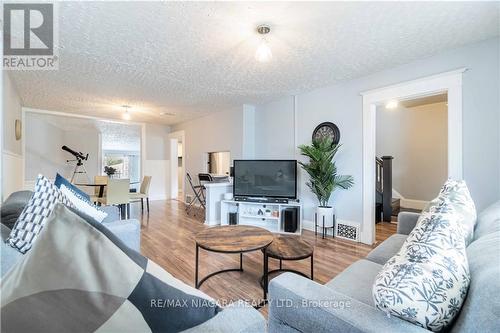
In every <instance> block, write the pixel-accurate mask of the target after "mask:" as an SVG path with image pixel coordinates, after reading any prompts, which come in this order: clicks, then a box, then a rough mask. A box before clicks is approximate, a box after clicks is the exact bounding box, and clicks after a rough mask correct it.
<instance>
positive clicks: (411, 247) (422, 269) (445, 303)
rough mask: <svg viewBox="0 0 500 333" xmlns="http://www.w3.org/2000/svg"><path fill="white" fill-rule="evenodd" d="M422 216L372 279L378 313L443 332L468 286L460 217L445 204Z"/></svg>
mask: <svg viewBox="0 0 500 333" xmlns="http://www.w3.org/2000/svg"><path fill="white" fill-rule="evenodd" d="M440 200H441V203H439V204H437V205H435V206H433V207H431V209H430V210H429V212H426V213H422V215H421V216H420V218H419V220H418V222H417V225H416V226H415V229H413V231H412V232H411V233H410V235H409V236H408V238H407V239H406V241H405V243H404V244H403V247H402V248H401V250H400V251H399V252H398V254H396V255H395V256H394V257H392V258H391V259H390V260H389V261H388V262H387V263H386V264H385V265H384V267H383V268H382V270H381V271H380V273H379V274H378V275H377V277H376V280H375V284H374V285H373V297H374V301H375V305H376V307H377V308H379V309H381V310H382V311H384V312H386V313H387V314H392V315H394V316H396V317H399V318H401V319H404V320H407V321H409V322H411V323H414V324H416V325H419V326H421V327H423V328H425V329H428V330H431V331H441V330H442V329H444V328H446V327H448V326H449V325H450V324H451V323H452V321H453V319H454V318H455V317H456V315H457V314H458V312H459V310H460V307H461V305H462V303H463V301H464V299H465V296H466V294H467V289H468V286H469V282H470V275H469V266H468V263H467V255H466V251H465V249H466V247H465V238H464V235H463V228H462V226H461V225H460V223H461V217H460V216H458V215H459V214H458V213H457V212H456V211H455V210H454V208H453V205H452V204H451V203H450V202H449V200H448V199H447V198H446V197H444V196H441V197H440Z"/></svg>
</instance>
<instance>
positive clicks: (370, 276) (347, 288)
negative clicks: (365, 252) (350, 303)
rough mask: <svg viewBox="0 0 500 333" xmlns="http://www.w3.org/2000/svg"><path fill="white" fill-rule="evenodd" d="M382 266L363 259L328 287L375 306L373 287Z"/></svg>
mask: <svg viewBox="0 0 500 333" xmlns="http://www.w3.org/2000/svg"><path fill="white" fill-rule="evenodd" d="M381 269H382V265H379V264H376V263H374V262H371V261H369V260H365V259H361V260H358V261H356V262H355V263H354V264H352V265H351V266H349V267H347V268H346V269H345V270H344V271H343V272H342V273H340V274H339V275H337V276H336V277H335V278H333V280H331V281H330V282H328V283H327V284H326V286H327V287H328V288H330V289H333V290H335V291H337V292H340V293H342V294H344V295H346V296H349V297H352V298H354V299H356V300H358V301H360V302H363V303H365V304H367V305H371V306H375V305H374V303H373V297H372V286H373V282H374V281H375V277H376V276H377V274H378V272H379V271H380V270H381Z"/></svg>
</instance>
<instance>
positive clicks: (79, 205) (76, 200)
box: [59, 184, 108, 223]
mask: <svg viewBox="0 0 500 333" xmlns="http://www.w3.org/2000/svg"><path fill="white" fill-rule="evenodd" d="M59 189H60V190H61V192H62V193H63V194H64V195H65V196H66V197H67V198H68V200H69V201H71V203H72V204H73V207H74V208H75V209H76V210H78V211H79V212H82V213H84V214H86V215H88V216H90V217H92V218H93V219H94V220H96V221H97V222H99V223H101V222H102V221H103V220H104V219H105V218H106V216H108V213H106V212H104V211H102V210H101V209H99V208H98V207H97V206H95V205H93V204H92V203H90V202H89V201H87V200H85V199H84V198H82V197H81V196H79V195H78V194H76V193H75V192H74V191H73V190H72V189H71V188H69V187H67V186H66V185H65V184H62V185H61V187H60V188H59Z"/></svg>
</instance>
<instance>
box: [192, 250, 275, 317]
mask: <svg viewBox="0 0 500 333" xmlns="http://www.w3.org/2000/svg"><path fill="white" fill-rule="evenodd" d="M271 243H272V242H271ZM271 243H269V244H267V245H266V246H263V247H259V248H256V249H251V250H245V251H217V250H212V249H208V248H206V247H203V246H200V245H199V244H198V243H196V256H195V270H194V286H195V288H196V289H200V287H201V285H202V284H203V283H204V282H205V281H207V280H208V279H209V278H211V277H213V276H215V275H218V274H221V273H226V272H243V253H246V252H253V251H258V250H262V251H263V254H264V255H263V259H264V268H265V269H264V274H265V272H266V270H267V265H266V254H265V249H266V247H268V246H269V245H270V244H271ZM200 248H202V249H204V250H205V251H208V252H215V253H239V255H240V267H239V268H228V269H222V270H219V271H216V272H213V273H210V274H208V275H207V276H205V277H204V278H202V279H201V280H199V278H198V275H199V269H198V267H199V252H200ZM261 286H262V285H261ZM262 289H263V293H264V301H263V302H261V303H260V304H259V305H257V306H255V308H256V309H259V308H260V307H262V306H263V305H264V304H265V303H266V297H267V286H266V287H265V288H264V287H262Z"/></svg>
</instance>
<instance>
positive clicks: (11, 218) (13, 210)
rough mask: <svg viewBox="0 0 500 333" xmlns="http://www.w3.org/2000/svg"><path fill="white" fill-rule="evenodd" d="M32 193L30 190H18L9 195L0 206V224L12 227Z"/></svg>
mask: <svg viewBox="0 0 500 333" xmlns="http://www.w3.org/2000/svg"><path fill="white" fill-rule="evenodd" d="M32 195H33V192H32V191H18V192H14V193H12V194H11V195H9V197H8V198H7V199H5V201H4V202H3V203H2V207H1V208H0V216H1V219H0V220H1V222H2V224H3V225H5V226H6V227H7V228H9V229H12V228H13V227H14V224H16V221H17V219H18V218H19V215H21V212H22V211H23V209H24V206H26V204H27V203H28V201H29V200H30V198H31V196H32Z"/></svg>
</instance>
